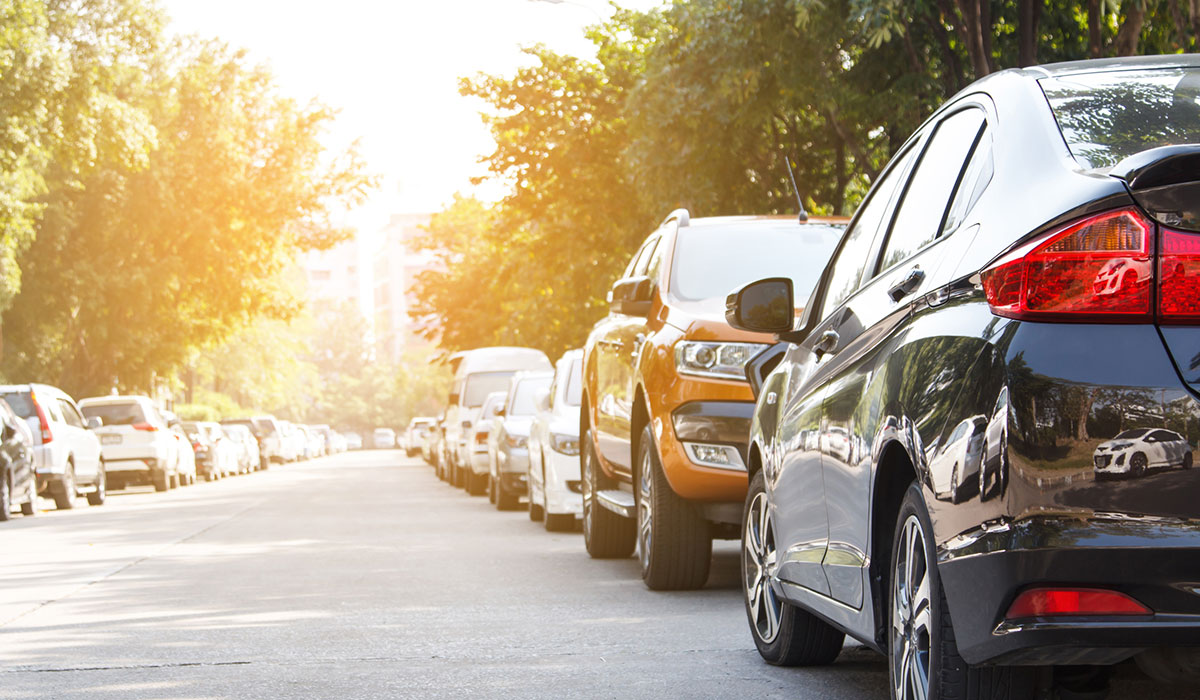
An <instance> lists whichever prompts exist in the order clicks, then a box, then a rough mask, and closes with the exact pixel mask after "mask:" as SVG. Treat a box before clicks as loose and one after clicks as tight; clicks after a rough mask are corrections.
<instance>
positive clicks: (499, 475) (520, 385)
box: [472, 371, 554, 510]
mask: <svg viewBox="0 0 1200 700" xmlns="http://www.w3.org/2000/svg"><path fill="white" fill-rule="evenodd" d="M553 379H554V373H553V372H544V371H532V372H530V371H526V372H517V373H515V374H513V375H512V379H510V380H509V384H508V391H506V392H505V397H504V404H503V405H502V406H501V407H500V410H499V411H498V412H497V415H496V417H495V418H493V419H492V425H491V427H490V428H489V430H488V473H489V478H488V480H487V484H488V488H489V491H488V500H490V501H491V502H492V503H495V504H496V509H497V510H511V509H513V508H516V507H517V506H518V505H519V504H520V502H521V496H523V495H525V494H526V493H527V492H528V490H529V487H528V486H527V485H526V483H525V478H526V476H527V475H528V474H529V428H530V426H531V425H532V424H533V415H534V413H536V412H537V404H536V403H535V402H534V397H535V396H536V395H537V394H538V392H540V391H545V390H546V388H547V387H549V386H550V382H551V381H553ZM472 481H474V479H473V480H472Z"/></svg>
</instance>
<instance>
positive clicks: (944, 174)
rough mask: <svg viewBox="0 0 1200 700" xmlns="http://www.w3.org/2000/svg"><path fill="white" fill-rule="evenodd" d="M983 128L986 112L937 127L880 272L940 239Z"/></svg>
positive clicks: (906, 193) (965, 113) (973, 111)
mask: <svg viewBox="0 0 1200 700" xmlns="http://www.w3.org/2000/svg"><path fill="white" fill-rule="evenodd" d="M985 124H986V120H985V118H984V115H983V111H982V110H979V109H974V108H972V109H965V110H963V111H961V112H956V113H954V114H952V115H950V116H949V117H946V118H945V119H943V120H942V121H941V123H940V124H938V125H937V130H936V131H934V132H933V136H932V137H931V138H930V140H929V142H928V145H927V146H926V147H925V151H924V153H923V154H922V156H921V160H920V162H918V163H917V167H916V171H915V172H914V173H913V176H912V178H910V179H909V183H908V187H907V189H905V191H904V199H903V200H902V201H901V203H900V207H899V209H898V210H897V212H896V218H895V220H894V221H893V223H892V227H891V231H890V233H889V235H888V239H887V243H886V244H885V245H884V249H883V256H882V258H881V259H880V262H879V267H878V269H879V270H886V269H888V268H889V267H891V266H892V265H895V264H897V263H899V262H901V261H903V260H905V259H907V258H908V257H910V256H911V255H913V254H914V253H916V252H917V251H919V250H921V249H922V248H924V247H925V246H927V245H929V244H930V243H932V242H933V241H934V240H935V239H936V238H937V237H938V236H939V235H941V233H942V224H943V223H944V222H945V220H946V210H947V208H948V207H949V205H950V198H951V196H952V195H953V194H954V190H955V188H956V187H957V186H958V183H959V180H960V176H961V174H962V172H963V166H964V165H965V164H966V162H967V157H968V156H969V155H970V154H971V152H972V151H973V150H974V148H975V144H976V143H977V142H978V141H979V135H980V132H981V131H982V130H983V127H984V125H985Z"/></svg>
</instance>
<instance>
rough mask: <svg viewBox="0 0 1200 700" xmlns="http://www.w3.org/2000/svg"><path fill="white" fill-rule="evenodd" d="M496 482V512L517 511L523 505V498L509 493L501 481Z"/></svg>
mask: <svg viewBox="0 0 1200 700" xmlns="http://www.w3.org/2000/svg"><path fill="white" fill-rule="evenodd" d="M496 481H497V483H496V510H516V509H517V506H519V505H521V497H520V496H518V495H517V494H515V493H510V492H509V491H507V490H506V489H505V488H504V484H503V483H502V480H501V479H497V480H496Z"/></svg>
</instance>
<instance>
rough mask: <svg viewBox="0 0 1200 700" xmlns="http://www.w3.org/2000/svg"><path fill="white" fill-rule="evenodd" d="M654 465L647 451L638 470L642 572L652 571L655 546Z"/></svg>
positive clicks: (638, 518) (639, 545)
mask: <svg viewBox="0 0 1200 700" xmlns="http://www.w3.org/2000/svg"><path fill="white" fill-rule="evenodd" d="M653 469H654V465H653V463H652V460H651V459H650V451H649V450H646V452H645V455H644V456H643V457H642V464H641V468H640V469H638V501H637V528H638V529H637V533H638V535H637V536H638V539H637V547H638V559H639V561H640V562H641V564H642V571H643V572H646V571H649V570H650V545H651V544H653V542H652V539H651V538H652V536H653V534H654V533H653V528H654V474H653V472H652V470H653Z"/></svg>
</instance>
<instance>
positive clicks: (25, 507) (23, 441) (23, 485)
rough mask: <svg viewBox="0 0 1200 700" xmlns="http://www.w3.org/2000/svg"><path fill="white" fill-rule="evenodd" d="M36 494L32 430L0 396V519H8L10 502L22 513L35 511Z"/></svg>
mask: <svg viewBox="0 0 1200 700" xmlns="http://www.w3.org/2000/svg"><path fill="white" fill-rule="evenodd" d="M37 497H38V495H37V473H36V472H34V468H33V432H32V431H30V430H29V426H28V425H26V424H25V421H24V420H22V419H21V418H20V417H19V416H17V414H16V413H13V410H12V408H10V407H9V405H8V403H7V402H5V401H4V400H2V399H0V520H8V518H9V516H10V515H11V514H12V507H13V505H14V504H16V505H19V506H20V507H21V513H22V514H23V515H33V514H35V513H37Z"/></svg>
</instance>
